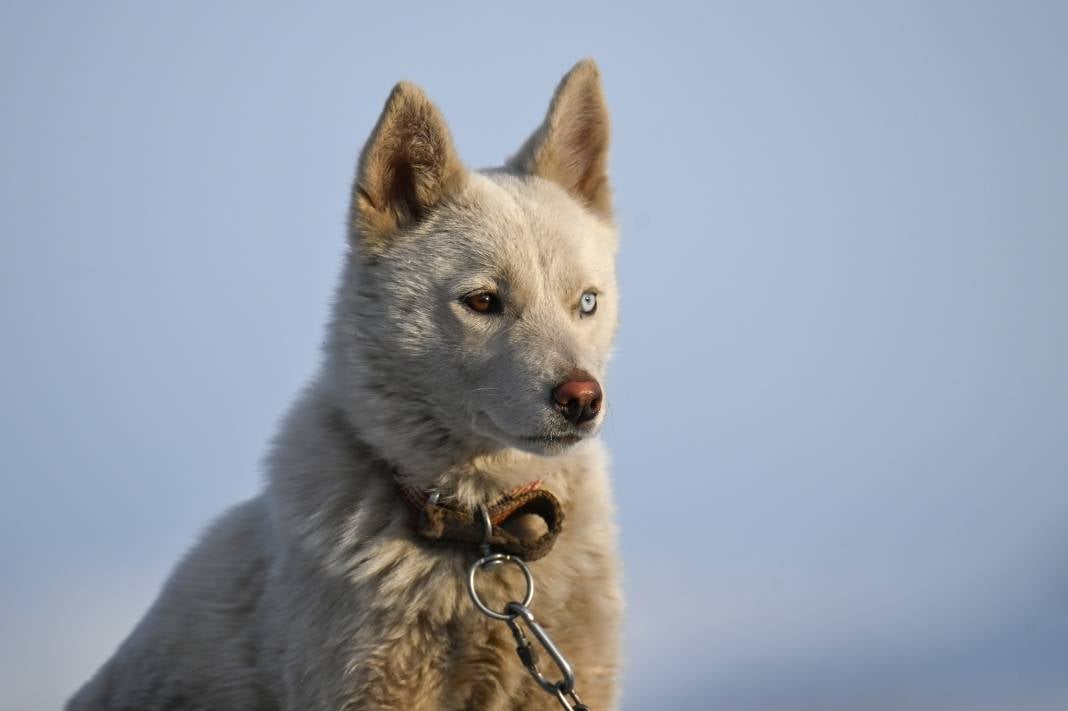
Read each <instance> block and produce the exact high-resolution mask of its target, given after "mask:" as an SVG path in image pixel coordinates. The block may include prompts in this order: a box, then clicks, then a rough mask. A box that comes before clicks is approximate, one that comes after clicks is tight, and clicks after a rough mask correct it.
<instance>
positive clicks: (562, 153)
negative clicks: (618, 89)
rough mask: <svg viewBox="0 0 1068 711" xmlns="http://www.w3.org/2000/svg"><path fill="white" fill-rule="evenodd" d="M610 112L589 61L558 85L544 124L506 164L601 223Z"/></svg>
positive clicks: (606, 201)
mask: <svg viewBox="0 0 1068 711" xmlns="http://www.w3.org/2000/svg"><path fill="white" fill-rule="evenodd" d="M608 136H609V121H608V107H607V106H606V104H605V100H604V93H603V92H602V90H601V73H600V71H598V69H597V64H596V63H595V62H594V61H593V60H592V59H584V60H582V61H581V62H579V63H578V64H576V65H575V66H574V67H573V68H572V69H571V71H569V72H568V73H567V74H566V75H565V76H564V78H563V79H562V80H561V81H560V85H559V86H558V87H557V88H556V93H555V94H554V95H553V100H552V103H551V104H550V105H549V112H548V114H547V115H546V116H545V121H544V122H543V123H542V125H541V126H540V127H539V128H538V130H537V131H535V132H534V134H533V135H532V136H531V137H530V138H528V139H527V142H526V143H524V144H523V147H522V148H520V149H519V152H518V153H516V154H515V156H513V157H512V158H511V159H510V160H509V161H508V164H507V167H508V169H509V170H513V171H515V172H519V173H527V174H529V175H537V176H539V177H542V178H545V179H546V180H551V181H553V182H554V183H556V184H558V185H560V186H561V187H562V188H564V189H565V190H567V191H568V192H569V193H570V194H571V195H572V196H573V197H575V198H576V199H578V200H579V201H580V202H581V203H582V204H584V205H586V206H587V207H588V208H589V209H590V210H592V211H593V212H594V213H596V214H598V215H600V216H601V217H604V218H607V219H611V217H612V191H611V188H610V187H609V185H608Z"/></svg>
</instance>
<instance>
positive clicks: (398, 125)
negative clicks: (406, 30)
mask: <svg viewBox="0 0 1068 711" xmlns="http://www.w3.org/2000/svg"><path fill="white" fill-rule="evenodd" d="M466 178H467V171H466V169H465V168H464V166H463V164H462V163H461V162H460V159H459V158H458V157H457V155H456V149H455V147H454V146H453V143H452V136H451V134H450V133H449V127H448V126H447V125H446V123H445V119H444V118H442V116H441V112H440V111H438V108H437V107H436V106H434V104H433V103H431V101H430V99H428V98H427V96H426V94H424V93H423V91H422V89H420V88H419V87H417V86H415V85H414V84H410V83H408V82H401V83H399V84H397V86H395V87H394V88H393V91H392V92H391V93H390V95H389V98H388V99H387V100H386V106H385V108H383V109H382V115H381V116H380V117H379V119H378V123H377V124H376V125H375V128H374V131H372V132H371V137H370V138H368V139H367V145H365V146H364V148H363V151H362V152H361V153H360V162H359V166H358V167H357V169H356V181H355V183H354V184H353V187H352V205H351V207H350V229H351V230H352V238H353V240H354V241H358V242H359V243H360V246H361V248H364V249H367V250H368V251H370V252H372V253H373V252H375V251H378V250H379V249H380V248H381V247H382V245H383V244H384V243H385V242H386V241H387V240H388V239H389V238H390V237H391V236H393V235H394V234H396V233H397V232H398V231H399V230H401V229H403V228H405V227H409V226H412V225H414V224H416V223H418V222H419V221H420V220H422V219H423V218H424V217H426V215H427V213H428V212H429V211H430V210H432V209H433V208H434V206H435V205H438V204H439V203H440V202H441V201H442V200H443V199H444V198H446V197H447V196H448V195H450V194H453V193H455V192H457V191H459V190H460V189H462V188H463V185H464V182H465V181H466Z"/></svg>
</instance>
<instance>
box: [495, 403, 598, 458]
mask: <svg viewBox="0 0 1068 711" xmlns="http://www.w3.org/2000/svg"><path fill="white" fill-rule="evenodd" d="M475 422H476V423H477V425H478V426H479V427H478V429H481V430H482V431H483V432H484V433H486V434H489V435H491V436H492V437H493V438H494V439H497V440H500V441H502V442H506V443H508V444H510V445H512V446H513V447H518V448H520V449H524V450H527V451H529V452H532V453H535V454H544V453H555V452H561V451H563V450H565V449H568V448H569V447H572V446H574V445H576V444H578V443H579V442H581V441H583V440H584V439H586V435H587V434H592V432H590V433H585V434H584V433H581V432H575V431H566V430H565V431H563V432H561V431H557V430H549V431H546V432H539V433H537V434H531V435H516V434H511V433H509V432H508V431H507V430H505V429H504V428H503V427H500V426H499V425H498V424H497V423H496V422H494V421H493V418H492V417H490V416H489V414H488V413H481V415H480V416H476V418H475Z"/></svg>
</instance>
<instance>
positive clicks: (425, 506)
mask: <svg viewBox="0 0 1068 711" xmlns="http://www.w3.org/2000/svg"><path fill="white" fill-rule="evenodd" d="M394 479H396V476H394ZM541 484H542V482H541V480H540V479H538V480H535V481H531V482H527V483H526V484H523V485H522V486H518V487H516V488H515V489H512V490H511V491H509V492H508V493H506V494H505V495H504V496H502V497H500V498H499V499H497V500H496V501H494V502H493V503H491V504H489V505H487V506H486V507H485V508H486V513H487V514H488V517H489V526H488V527H489V529H490V530H489V531H488V532H487V530H486V528H487V525H486V522H485V521H484V520H483V518H482V514H481V511H480V508H481V507H479V508H476V509H461V508H459V507H457V506H454V505H452V504H450V503H448V502H447V501H444V500H443V499H442V498H441V496H440V495H439V493H438V492H437V491H433V490H430V491H428V490H424V489H417V488H415V487H413V486H410V485H408V484H404V483H402V482H401V481H399V480H397V487H398V489H399V490H400V494H401V497H402V498H403V499H404V500H405V501H406V502H407V504H408V507H409V508H410V509H411V512H412V529H413V530H414V531H415V532H416V533H417V534H418V535H419V536H421V537H422V538H425V539H427V540H429V541H433V542H445V543H462V544H471V545H475V546H477V545H480V544H487V545H489V546H490V547H492V548H493V549H495V550H497V551H499V552H502V553H509V554H511V555H515V556H518V557H520V558H522V559H524V560H527V561H531V560H537V559H538V558H541V557H542V556H544V555H546V554H547V553H548V552H549V551H550V550H552V547H553V544H554V543H555V542H556V537H557V536H559V535H560V531H561V530H562V527H563V522H564V511H563V508H562V507H561V506H560V502H559V501H558V500H557V498H556V497H555V496H553V495H552V494H551V493H550V492H549V491H548V490H546V489H543V488H541ZM521 516H537V517H538V518H540V519H542V521H544V522H545V527H546V531H545V533H543V534H541V535H540V536H538V537H537V538H533V539H531V538H529V537H528V538H520V537H519V536H516V535H515V534H513V533H512V532H511V531H509V530H508V529H507V528H506V525H507V524H508V522H509V521H514V520H516V519H518V518H519V517H521ZM487 533H488V535H487Z"/></svg>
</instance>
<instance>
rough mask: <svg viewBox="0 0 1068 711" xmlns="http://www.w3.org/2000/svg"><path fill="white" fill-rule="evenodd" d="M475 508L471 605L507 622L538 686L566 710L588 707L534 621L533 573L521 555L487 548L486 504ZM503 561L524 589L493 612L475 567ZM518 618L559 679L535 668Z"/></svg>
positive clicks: (534, 653) (535, 655)
mask: <svg viewBox="0 0 1068 711" xmlns="http://www.w3.org/2000/svg"><path fill="white" fill-rule="evenodd" d="M479 509H480V513H481V515H482V522H483V527H484V528H485V535H484V537H483V540H482V545H481V546H480V548H481V552H482V557H481V558H479V559H478V560H476V561H475V562H474V564H473V565H472V566H471V568H470V570H469V571H468V573H467V592H468V593H469V594H470V595H471V601H472V602H474V603H475V608H477V609H478V611H479V612H481V613H482V614H483V615H486V616H487V617H489V618H491V619H494V620H500V621H502V622H505V623H506V624H507V625H508V629H510V630H511V632H512V637H514V638H515V645H516V646H515V652H516V656H518V657H519V661H520V662H521V663H522V664H523V666H524V667H526V670H527V671H528V672H530V675H531V677H533V678H534V681H536V682H537V684H538V686H540V687H541V688H542V690H544V691H545V692H546V693H549V694H552V695H553V696H555V697H556V700H557V701H559V702H560V706H561V707H562V708H564V709H566V710H567V711H590V709H589V707H588V706H586V705H585V704H584V703H582V698H581V697H580V696H579V695H578V692H577V691H575V672H574V670H573V669H572V668H571V663H570V662H568V661H567V658H566V657H565V656H564V655H563V653H562V652H561V651H560V649H559V647H557V646H556V643H555V642H553V640H552V637H550V636H549V633H548V632H546V631H545V628H544V627H542V626H541V625H539V624H538V621H537V620H536V619H534V613H533V612H531V611H530V607H529V605H530V603H531V601H532V600H533V599H534V576H533V574H531V572H530V568H528V567H527V564H526V563H524V562H523V559H522V558H518V557H516V556H514V555H508V554H506V553H493V552H491V551H490V547H489V535H490V532H491V530H492V523H491V522H490V518H489V513H488V512H487V511H486V508H485V507H484V506H480V507H479ZM504 563H512V564H514V565H515V566H517V567H518V568H519V570H520V572H522V573H523V577H524V578H525V580H526V592H525V593H524V595H523V602H510V603H508V604H507V605H505V607H504V611H503V612H497V611H496V610H492V609H490V608H489V607H487V606H486V605H485V603H483V602H482V599H481V598H480V597H479V596H478V589H477V588H476V587H475V576H476V575H477V574H478V571H480V570H482V569H484V568H487V567H493V566H497V565H502V564H504ZM520 620H521V621H522V623H523V626H525V627H526V629H527V632H529V633H530V636H531V637H533V638H534V639H535V640H537V642H538V644H539V645H541V648H542V649H543V650H544V651H545V652H546V653H548V655H549V658H550V659H552V661H553V664H555V665H556V668H557V669H558V670H559V671H560V675H561V677H562V678H561V679H560V680H559V681H556V682H554V681H551V680H550V679H548V678H546V676H545V675H544V674H542V672H541V670H540V669H539V668H538V653H537V651H536V650H535V648H534V645H533V644H532V643H531V641H530V638H529V637H528V636H527V634H526V633H524V632H523V626H521V625H520V624H519V621H520Z"/></svg>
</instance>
